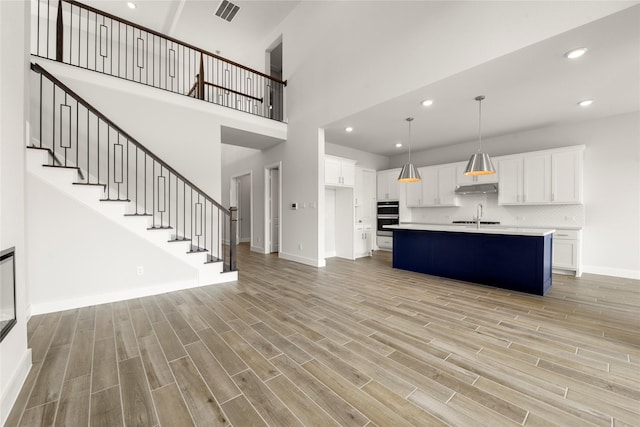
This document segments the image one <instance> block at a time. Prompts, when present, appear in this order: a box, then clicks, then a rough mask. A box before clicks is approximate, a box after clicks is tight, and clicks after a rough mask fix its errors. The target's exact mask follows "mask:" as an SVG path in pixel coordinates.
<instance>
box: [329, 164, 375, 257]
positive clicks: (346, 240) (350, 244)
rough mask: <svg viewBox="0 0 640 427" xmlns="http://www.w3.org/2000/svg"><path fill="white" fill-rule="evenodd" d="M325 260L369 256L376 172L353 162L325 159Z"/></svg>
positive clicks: (373, 218) (373, 215)
mask: <svg viewBox="0 0 640 427" xmlns="http://www.w3.org/2000/svg"><path fill="white" fill-rule="evenodd" d="M324 170H325V209H326V211H325V257H334V256H336V257H340V258H347V259H356V258H359V257H363V256H369V255H371V249H372V246H373V245H372V239H373V233H372V229H373V224H374V222H375V203H376V171H375V170H373V169H367V168H362V167H359V166H356V161H355V160H352V159H345V158H341V157H335V156H329V155H327V156H325V159H324Z"/></svg>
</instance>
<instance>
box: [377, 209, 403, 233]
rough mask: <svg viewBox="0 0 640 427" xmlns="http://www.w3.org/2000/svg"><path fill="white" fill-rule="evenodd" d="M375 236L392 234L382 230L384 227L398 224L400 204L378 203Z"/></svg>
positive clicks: (389, 231)
mask: <svg viewBox="0 0 640 427" xmlns="http://www.w3.org/2000/svg"><path fill="white" fill-rule="evenodd" d="M376 218H377V223H378V226H377V228H376V235H378V236H391V235H392V234H393V232H392V231H391V230H387V229H385V228H384V226H385V225H397V224H399V223H400V203H399V202H398V201H387V202H378V212H377V216H376Z"/></svg>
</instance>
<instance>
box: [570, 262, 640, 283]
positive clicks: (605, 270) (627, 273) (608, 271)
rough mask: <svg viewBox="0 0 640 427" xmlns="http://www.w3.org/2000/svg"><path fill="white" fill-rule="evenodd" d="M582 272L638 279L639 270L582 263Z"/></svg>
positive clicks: (639, 276) (639, 277)
mask: <svg viewBox="0 0 640 427" xmlns="http://www.w3.org/2000/svg"><path fill="white" fill-rule="evenodd" d="M582 272H583V273H591V274H601V275H603V276H614V277H622V278H625V279H636V280H640V271H639V270H627V269H623V268H610V267H600V266H597V265H583V266H582Z"/></svg>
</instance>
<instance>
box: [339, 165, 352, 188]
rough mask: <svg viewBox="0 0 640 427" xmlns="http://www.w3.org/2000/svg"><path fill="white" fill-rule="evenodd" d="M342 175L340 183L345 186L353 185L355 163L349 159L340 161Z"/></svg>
mask: <svg viewBox="0 0 640 427" xmlns="http://www.w3.org/2000/svg"><path fill="white" fill-rule="evenodd" d="M340 166H341V172H340V175H341V176H342V185H344V186H347V187H353V185H354V184H355V178H356V164H355V163H354V162H350V161H342V162H340Z"/></svg>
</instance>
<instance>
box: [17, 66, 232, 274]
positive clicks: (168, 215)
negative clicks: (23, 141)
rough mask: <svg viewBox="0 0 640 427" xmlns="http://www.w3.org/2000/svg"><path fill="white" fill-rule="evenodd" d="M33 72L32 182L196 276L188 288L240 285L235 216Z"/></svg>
mask: <svg viewBox="0 0 640 427" xmlns="http://www.w3.org/2000/svg"><path fill="white" fill-rule="evenodd" d="M31 69H32V71H33V72H34V73H36V75H37V78H38V89H39V90H38V95H37V96H38V97H39V100H38V101H39V102H38V103H37V105H38V107H37V117H32V119H31V128H32V130H31V134H32V141H37V142H36V143H35V144H32V145H31V146H29V147H28V151H29V153H28V156H27V170H28V172H29V174H31V175H33V176H35V177H37V178H39V179H40V180H41V181H43V182H46V183H47V184H48V185H50V186H51V187H53V188H55V189H56V190H57V191H59V192H62V193H64V194H65V195H67V196H69V197H71V198H73V199H75V200H76V201H78V202H80V203H82V204H83V205H85V206H86V207H89V208H90V209H91V210H93V211H95V212H99V213H100V215H102V216H104V217H105V218H108V219H109V220H111V221H113V222H115V223H117V224H118V225H120V226H121V227H124V228H125V229H127V230H129V231H130V232H132V233H134V234H135V235H137V236H139V237H140V238H142V239H144V240H146V241H147V242H149V243H151V244H153V245H155V246H156V247H158V248H161V249H162V250H163V251H165V252H166V253H168V254H171V255H172V256H173V257H176V258H178V259H180V260H182V261H183V262H184V263H187V264H189V265H190V266H192V267H193V268H195V269H196V270H197V280H196V281H195V282H194V283H192V284H190V285H189V286H198V285H208V284H213V283H221V282H228V281H233V280H237V271H236V262H235V235H236V233H235V227H236V218H235V214H236V211H235V209H233V208H232V209H230V210H227V209H225V208H224V207H222V206H221V205H220V204H219V203H218V202H216V201H215V200H213V199H212V198H211V197H209V196H208V195H207V194H206V193H205V192H203V191H202V190H200V189H199V188H198V187H197V186H196V185H195V184H193V183H192V182H190V181H189V180H188V179H186V178H185V177H184V176H183V175H181V174H180V173H179V172H177V171H176V170H175V169H173V168H172V167H171V166H170V165H169V164H168V163H167V162H165V161H163V160H162V159H160V158H158V156H156V155H155V154H153V153H152V152H151V151H150V150H148V149H147V148H146V147H145V146H143V145H142V144H141V143H140V142H138V141H137V140H136V139H135V138H133V137H132V136H131V135H129V134H128V133H127V132H126V131H124V130H123V129H121V128H120V127H118V126H117V125H116V124H115V123H113V122H112V121H111V120H110V119H109V118H108V117H106V116H105V115H104V114H102V113H100V112H99V111H98V110H97V109H96V108H94V107H93V106H92V105H91V104H89V103H88V102H87V101H86V100H84V99H83V98H81V97H80V96H79V95H77V94H76V93H75V92H74V91H73V90H71V89H70V88H69V87H67V86H66V85H65V84H64V83H62V82H61V81H59V80H58V79H57V78H55V77H54V76H52V75H51V74H50V73H49V72H47V71H46V70H45V69H44V68H43V67H42V66H40V65H38V64H32V65H31ZM98 244H99V243H98Z"/></svg>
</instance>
